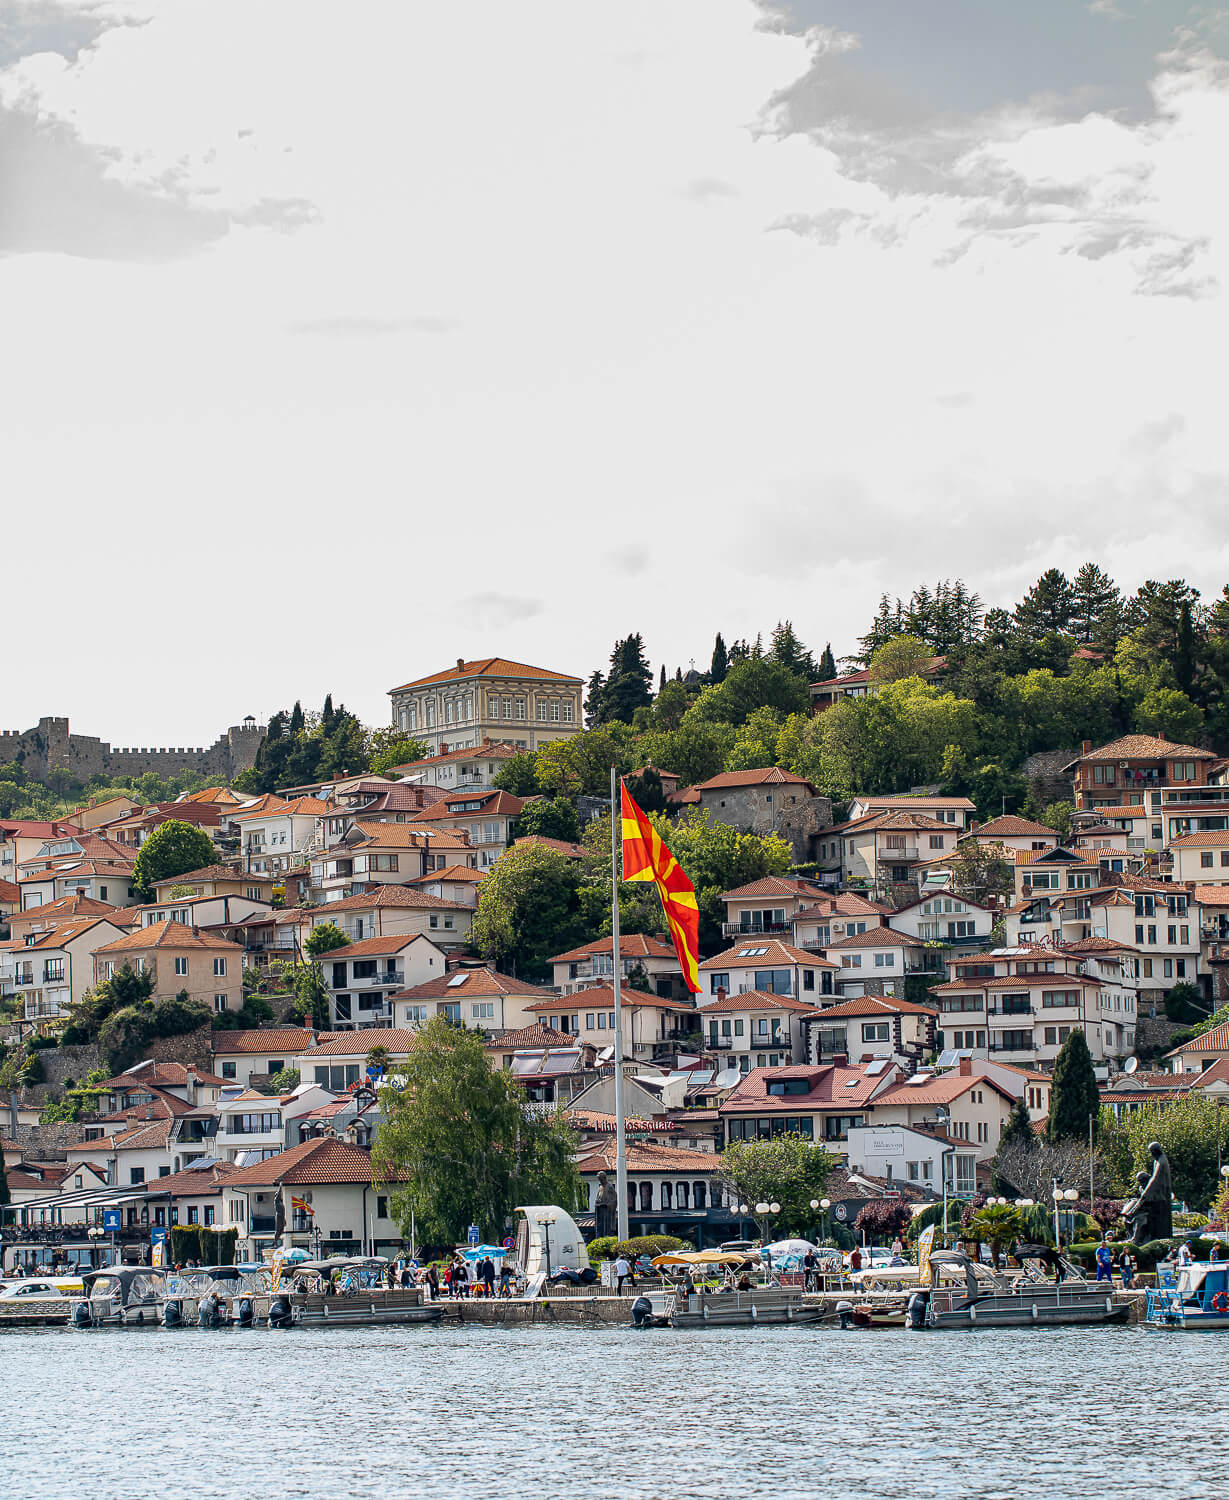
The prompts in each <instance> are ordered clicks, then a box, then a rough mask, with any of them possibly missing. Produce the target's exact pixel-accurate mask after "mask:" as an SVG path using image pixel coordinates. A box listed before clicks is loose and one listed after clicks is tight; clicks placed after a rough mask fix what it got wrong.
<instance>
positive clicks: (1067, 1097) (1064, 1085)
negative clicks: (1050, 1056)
mask: <svg viewBox="0 0 1229 1500" xmlns="http://www.w3.org/2000/svg"><path fill="white" fill-rule="evenodd" d="M1100 1110H1101V1096H1100V1094H1098V1092H1097V1078H1096V1074H1095V1073H1094V1072H1093V1069H1092V1054H1091V1053H1090V1052H1089V1050H1088V1042H1087V1039H1086V1038H1085V1036H1084V1032H1083V1029H1082V1028H1081V1027H1078V1026H1077V1027H1075V1028H1074V1029H1073V1030H1072V1032H1071V1034H1070V1036H1068V1038H1067V1040H1066V1041H1065V1042H1064V1043H1063V1045H1062V1050H1061V1051H1060V1052H1059V1054H1058V1058H1057V1059H1056V1061H1055V1063H1054V1078H1053V1082H1052V1083H1051V1085H1050V1118H1049V1120H1047V1122H1046V1140H1047V1141H1050V1142H1051V1143H1053V1142H1056V1141H1062V1140H1069V1139H1071V1138H1072V1137H1074V1138H1076V1139H1083V1140H1087V1139H1088V1120H1089V1116H1091V1117H1092V1122H1093V1131H1094V1133H1095V1131H1096V1128H1097V1119H1098V1115H1099V1113H1100Z"/></svg>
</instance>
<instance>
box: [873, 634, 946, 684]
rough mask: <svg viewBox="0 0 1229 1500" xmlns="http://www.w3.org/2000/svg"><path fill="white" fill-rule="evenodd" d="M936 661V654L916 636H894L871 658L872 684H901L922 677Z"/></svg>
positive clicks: (877, 649) (878, 648) (876, 650)
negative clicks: (902, 681)
mask: <svg viewBox="0 0 1229 1500" xmlns="http://www.w3.org/2000/svg"><path fill="white" fill-rule="evenodd" d="M933 660H934V652H933V651H932V650H931V649H930V647H929V646H928V645H927V644H926V642H925V641H919V640H918V638H917V636H915V635H894V636H893V637H892V638H891V640H888V641H884V643H883V645H882V646H879V647H877V648H876V649H875V653H874V655H873V656H872V657H871V681H872V682H899V681H900V680H901V679H902V678H904V677H920V676H921V675H922V673H923V672H924V671H925V670H926V668H927V667H929V666H930V663H931V662H932V661H933Z"/></svg>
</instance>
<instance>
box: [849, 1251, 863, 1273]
mask: <svg viewBox="0 0 1229 1500" xmlns="http://www.w3.org/2000/svg"><path fill="white" fill-rule="evenodd" d="M849 1269H850V1270H851V1271H860V1270H861V1269H862V1252H861V1250H859V1249H858V1247H857V1245H855V1246H854V1247H853V1249H852V1250H851V1251H850V1252H849Z"/></svg>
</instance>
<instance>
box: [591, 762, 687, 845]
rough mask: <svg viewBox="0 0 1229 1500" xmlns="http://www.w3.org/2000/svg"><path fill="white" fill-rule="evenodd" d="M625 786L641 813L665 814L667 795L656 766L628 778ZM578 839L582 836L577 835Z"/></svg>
mask: <svg viewBox="0 0 1229 1500" xmlns="http://www.w3.org/2000/svg"><path fill="white" fill-rule="evenodd" d="M625 784H626V786H627V790H628V792H629V793H630V794H631V798H632V801H633V802H635V804H636V806H637V807H639V808H640V810H641V812H660V813H664V812H665V810H666V794H665V791H664V790H663V788H662V781H661V775H660V773H659V772H658V771H657V769H656V768H655V767H654V766H645V768H644V769H643V770H642V771H641V773H640V775H639V776H628V777H626V778H625ZM577 837H578V838H579V837H580V835H579V834H577Z"/></svg>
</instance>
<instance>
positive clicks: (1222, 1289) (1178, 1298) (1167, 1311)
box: [1144, 1260, 1229, 1332]
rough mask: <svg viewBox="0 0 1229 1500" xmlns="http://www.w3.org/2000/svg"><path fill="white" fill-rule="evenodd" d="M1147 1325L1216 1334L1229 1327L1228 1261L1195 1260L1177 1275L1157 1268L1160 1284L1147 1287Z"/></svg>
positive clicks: (1145, 1314)
mask: <svg viewBox="0 0 1229 1500" xmlns="http://www.w3.org/2000/svg"><path fill="white" fill-rule="evenodd" d="M1144 1322H1145V1323H1146V1324H1147V1325H1148V1326H1149V1327H1150V1328H1183V1329H1187V1330H1191V1331H1194V1330H1202V1331H1204V1332H1215V1331H1216V1330H1217V1329H1220V1328H1229V1261H1223V1260H1220V1261H1208V1260H1196V1261H1192V1262H1191V1264H1190V1265H1189V1266H1180V1267H1179V1268H1178V1270H1177V1274H1176V1275H1175V1273H1174V1270H1173V1268H1172V1267H1170V1266H1158V1267H1157V1285H1156V1286H1155V1287H1149V1288H1148V1298H1147V1302H1146V1304H1145V1307H1144Z"/></svg>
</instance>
